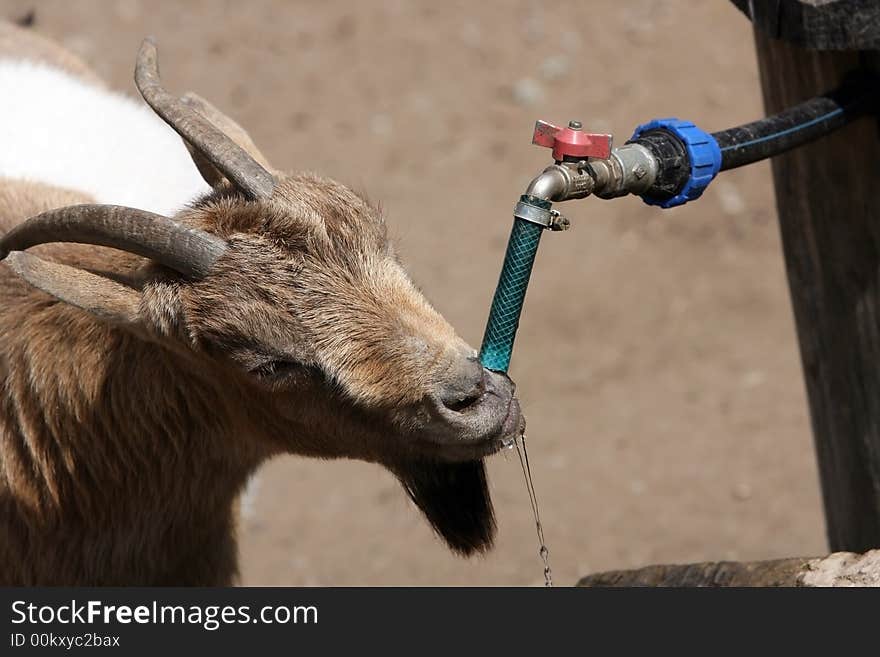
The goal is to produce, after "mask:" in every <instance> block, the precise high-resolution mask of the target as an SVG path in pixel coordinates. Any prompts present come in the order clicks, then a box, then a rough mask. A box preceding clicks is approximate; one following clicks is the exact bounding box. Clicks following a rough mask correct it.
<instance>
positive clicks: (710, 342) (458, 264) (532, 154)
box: [0, 0, 825, 585]
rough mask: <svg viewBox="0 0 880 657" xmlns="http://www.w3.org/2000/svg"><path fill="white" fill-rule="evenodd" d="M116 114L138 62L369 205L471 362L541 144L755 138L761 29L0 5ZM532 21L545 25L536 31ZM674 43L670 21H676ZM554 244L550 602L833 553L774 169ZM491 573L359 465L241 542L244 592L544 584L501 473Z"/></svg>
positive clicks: (538, 291)
mask: <svg viewBox="0 0 880 657" xmlns="http://www.w3.org/2000/svg"><path fill="white" fill-rule="evenodd" d="M34 6H35V7H36V9H37V27H38V29H40V30H42V31H43V32H45V33H47V34H49V35H51V36H53V37H55V38H57V39H59V40H61V41H62V42H64V43H65V44H66V45H67V46H69V47H70V48H72V49H73V50H75V51H76V52H78V53H80V54H81V55H83V56H84V57H85V58H86V59H87V60H88V61H89V62H91V63H92V64H93V65H94V67H95V68H96V70H97V71H98V72H99V73H100V74H101V75H102V76H104V77H105V78H106V79H107V80H109V81H110V82H111V83H112V84H113V85H114V86H115V87H117V88H120V89H125V90H128V91H133V85H132V82H131V72H132V66H133V61H134V55H135V52H136V50H137V46H138V44H139V42H140V39H141V38H142V37H143V36H144V35H145V34H148V33H152V34H155V35H157V36H158V38H159V39H160V44H161V56H162V64H163V77H164V79H165V80H166V82H167V83H168V86H169V87H171V88H173V89H176V90H179V91H183V90H186V89H193V90H197V91H198V92H199V93H201V94H203V95H205V96H206V97H208V98H209V99H211V100H212V101H214V102H215V103H216V104H217V105H219V106H220V107H222V108H224V109H225V110H226V111H228V112H229V113H230V114H232V115H233V116H234V117H235V118H237V119H238V120H239V121H240V122H241V123H242V124H243V125H244V126H246V127H247V128H248V129H249V130H250V132H251V134H252V135H253V137H254V138H255V140H256V141H257V143H259V144H260V145H261V146H262V147H263V150H264V151H265V152H266V154H267V155H268V156H269V158H270V159H271V160H272V161H273V162H274V163H275V164H276V165H278V166H279V167H281V168H288V169H312V170H316V171H319V172H321V173H323V174H326V175H330V176H333V177H336V178H338V179H340V180H342V181H345V182H346V183H348V184H350V185H352V186H354V187H357V188H361V189H364V190H367V192H368V193H369V195H370V196H371V198H373V199H376V200H379V201H381V204H382V206H383V207H384V208H385V212H386V214H387V216H388V220H389V222H390V224H391V226H392V227H393V231H394V233H395V234H396V235H397V240H398V242H399V244H400V247H401V251H402V253H403V256H404V258H405V261H406V263H408V266H409V269H410V271H411V272H412V274H413V276H414V278H415V279H416V280H417V281H418V283H419V284H420V285H421V286H422V287H423V289H424V290H425V292H426V294H427V295H428V297H429V298H430V299H431V300H432V301H433V302H434V304H435V305H436V306H437V307H438V308H439V309H440V311H441V312H443V313H444V314H445V316H446V317H447V318H448V319H449V320H450V321H451V322H452V323H453V324H454V325H455V326H456V327H457V328H458V329H459V331H460V332H461V334H462V335H463V336H465V338H466V339H468V340H469V341H470V342H471V343H472V344H474V345H478V344H479V341H480V338H481V334H482V329H483V326H484V323H485V319H486V314H487V311H488V307H489V301H490V299H491V295H492V291H493V289H494V285H495V282H496V279H497V275H498V269H499V266H500V262H501V258H502V254H503V249H504V244H505V241H506V236H507V231H508V229H509V226H510V215H511V209H512V207H513V204H514V202H515V201H516V199H517V197H518V195H519V194H520V193H521V191H522V190H523V189H524V186H525V184H526V182H527V181H528V180H529V179H530V178H531V177H532V176H533V175H534V174H536V173H537V172H538V171H539V170H540V169H541V168H542V167H543V166H544V165H545V163H547V162H548V159H549V158H548V154H547V152H546V151H542V150H540V149H537V148H536V147H533V146H530V144H529V141H530V137H531V127H532V124H533V122H534V120H535V119H536V118H545V119H548V120H553V121H556V122H561V121H565V120H567V119H570V118H579V119H581V120H583V121H584V123H585V124H586V125H587V126H588V127H590V128H594V129H596V130H607V131H611V132H613V133H614V134H615V135H616V136H617V138H618V141H623V140H624V139H625V138H626V137H628V135H629V134H630V132H631V130H632V128H633V127H634V126H635V125H636V124H637V123H639V122H641V121H644V120H647V119H650V118H652V117H655V116H668V115H679V116H684V117H687V118H689V119H691V120H694V121H696V122H697V123H698V124H700V125H702V126H703V127H705V128H706V129H709V130H717V129H722V128H726V127H729V126H731V125H733V124H736V123H740V122H744V121H746V120H749V119H752V118H755V117H756V116H758V115H759V114H760V113H761V104H760V98H759V91H758V80H757V71H756V63H755V58H754V53H753V44H752V36H751V28H750V25H749V24H748V22H747V21H746V19H745V18H744V17H743V16H742V15H741V14H740V13H739V12H738V11H736V10H735V9H734V8H733V6H732V5H731V4H730V3H729V2H727V1H726V0H711V1H709V0H706V1H702V0H701V1H699V2H698V1H697V0H690V1H685V0H667V1H664V2H661V1H652V0H591V1H590V2H583V1H581V2H557V3H554V4H553V5H552V10H553V13H550V8H549V7H550V5H544V4H543V3H537V2H500V1H496V2H480V3H475V2H442V3H441V2H426V1H419V2H404V1H402V0H400V1H393V0H385V1H369V2H359V3H355V2H338V1H330V0H323V1H320V2H317V1H307V2H306V1H304V2H288V1H284V0H274V1H251V2H246V3H245V2H220V1H208V0H202V1H188V2H146V1H141V2H138V1H137V0H118V1H115V0H114V1H110V0H107V1H101V2H98V1H93V2H86V1H71V0H57V1H52V0H47V1H40V2H35V1H34V0H30V1H27V0H0V14H2V15H3V16H7V17H8V16H15V15H18V14H21V13H24V12H25V10H27V9H29V8H31V7H34ZM545 7H546V8H545ZM685 19H686V20H685ZM564 209H565V211H566V212H567V214H568V216H569V217H570V218H571V220H572V223H573V225H574V226H573V229H572V230H571V231H569V232H568V233H561V234H552V235H547V236H545V238H544V241H543V244H542V247H541V252H540V253H539V255H538V262H537V265H536V273H535V275H534V277H533V279H532V286H531V289H530V291H529V298H528V302H527V304H526V308H525V314H524V318H523V322H522V325H521V330H520V336H519V341H518V344H517V350H516V353H515V355H514V362H513V368H512V375H513V376H514V378H515V379H516V380H517V381H518V383H519V391H520V396H521V399H522V402H523V406H524V408H525V412H526V414H527V416H528V419H529V431H528V438H529V444H530V453H531V457H532V469H533V473H534V477H535V484H536V486H537V492H538V496H539V499H540V503H541V506H542V509H543V517H544V523H545V529H546V535H547V539H548V542H549V546H550V551H551V558H552V565H553V569H554V574H555V578H556V581H557V582H559V583H571V582H574V581H575V580H576V578H577V577H578V576H580V575H583V574H586V573H588V572H590V571H595V570H600V569H609V568H625V567H634V566H642V565H646V564H649V563H654V562H683V561H689V560H707V559H760V558H771V557H784V556H795V555H812V554H818V553H821V552H823V551H824V550H825V542H824V536H823V523H822V515H821V506H820V498H819V490H818V484H817V474H816V467H815V464H814V457H813V451H812V444H811V438H810V430H809V422H808V416H807V409H806V402H805V394H804V388H803V384H802V381H801V376H800V364H799V358H798V353H797V346H796V341H795V335H794V327H793V322H792V316H791V309H790V304H789V301H788V295H787V286H786V281H785V273H784V268H783V261H782V256H781V253H780V244H779V237H778V234H777V227H776V223H775V211H774V206H773V194H772V188H771V185H770V181H769V168H768V167H767V166H766V164H761V165H756V166H752V167H749V168H748V169H747V170H740V171H735V172H729V173H725V174H722V176H721V177H720V179H719V180H718V181H716V182H715V183H714V184H713V187H712V188H711V189H710V190H709V191H708V192H707V193H706V195H705V196H704V197H703V199H702V200H701V201H700V202H698V203H695V204H692V205H690V206H688V207H685V208H681V209H677V210H674V211H665V212H661V211H659V210H655V209H652V208H649V207H647V206H645V205H643V204H642V203H641V202H640V201H639V200H637V199H619V200H616V201H613V202H606V201H601V200H597V199H589V200H586V201H575V202H572V203H569V204H567V207H565V208H564ZM490 474H491V477H492V484H493V489H494V498H495V504H496V507H497V512H498V518H499V525H500V529H499V535H498V544H497V547H496V549H495V550H494V551H493V552H492V553H491V554H489V555H488V556H487V557H485V558H479V559H474V560H462V559H459V558H456V557H454V556H452V555H451V554H449V553H448V552H447V550H446V549H445V548H444V547H443V546H442V545H441V544H440V543H439V542H438V541H437V540H436V539H435V538H434V537H433V535H432V534H431V532H430V530H429V528H428V526H427V525H426V524H425V523H424V522H423V521H422V520H421V518H420V517H419V515H418V514H417V512H416V511H415V510H414V509H413V508H411V506H410V505H409V503H408V501H407V500H406V499H405V497H404V495H403V493H402V492H401V491H400V490H399V489H398V486H397V485H396V483H395V482H394V481H393V480H392V478H391V477H390V476H389V475H388V474H386V473H385V472H384V471H382V470H381V469H380V468H378V467H375V466H369V465H365V464H361V463H352V462H334V463H328V462H317V461H310V460H304V459H298V458H292V457H291V458H280V459H278V460H277V461H275V462H273V463H271V464H269V465H268V466H267V467H265V468H264V470H263V471H262V475H261V481H260V487H259V491H258V495H257V497H256V502H255V506H254V510H253V513H252V515H251V516H250V517H249V518H248V519H247V521H246V523H245V526H244V532H243V536H242V545H241V547H242V557H243V558H242V575H243V582H244V583H245V584H322V585H327V584H354V585H359V584H536V583H539V582H541V581H542V577H541V567H540V563H539V560H538V557H537V546H536V539H535V533H534V526H533V523H532V518H531V514H530V511H529V506H528V498H527V496H526V490H525V487H524V484H523V480H522V476H521V474H520V470H519V463H518V461H517V460H516V458H515V455H513V454H506V455H501V456H498V457H495V458H493V459H492V460H491V462H490Z"/></svg>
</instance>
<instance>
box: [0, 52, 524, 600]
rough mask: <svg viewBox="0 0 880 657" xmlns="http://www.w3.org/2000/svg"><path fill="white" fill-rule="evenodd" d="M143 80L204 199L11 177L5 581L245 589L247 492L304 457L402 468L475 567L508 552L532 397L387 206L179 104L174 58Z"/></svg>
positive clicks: (7, 193) (0, 532) (146, 71)
mask: <svg viewBox="0 0 880 657" xmlns="http://www.w3.org/2000/svg"><path fill="white" fill-rule="evenodd" d="M2 63H3V62H2V60H0V64H2ZM59 75H60V73H59ZM70 79H71V80H74V81H75V79H74V78H70ZM135 82H136V86H137V88H138V90H139V91H140V93H141V95H142V96H143V98H144V100H145V101H146V102H147V103H148V104H149V105H150V107H152V109H153V110H154V111H155V112H156V114H157V115H158V116H159V117H161V118H162V119H163V120H164V121H165V122H167V124H168V125H169V126H170V127H171V128H173V130H174V131H175V132H176V133H178V135H179V136H180V137H182V139H183V141H184V142H185V144H186V146H187V147H188V148H189V150H190V151H191V155H192V160H193V162H194V164H195V166H196V168H197V170H198V172H199V173H200V174H201V176H202V177H203V178H204V180H205V182H206V183H207V185H206V187H205V193H204V194H203V195H201V196H200V197H198V198H197V199H195V200H194V201H192V202H191V203H189V204H188V205H186V206H185V207H183V208H182V209H180V210H179V211H177V212H175V213H174V214H173V215H172V216H165V215H164V214H159V213H154V212H151V211H149V210H147V209H144V208H135V207H125V206H121V205H113V204H106V203H105V204H97V203H94V202H93V201H94V200H95V198H91V197H96V194H95V193H91V192H90V193H86V194H83V193H81V192H79V191H77V190H63V189H58V188H54V187H49V186H46V185H44V184H40V183H39V182H34V181H26V180H12V179H9V178H7V179H6V180H3V179H0V234H2V236H0V259H3V260H4V262H5V266H2V267H0V308H2V312H0V379H2V387H0V584H3V585H226V584H229V583H232V582H234V581H235V578H236V576H237V545H236V536H235V532H236V521H235V502H236V499H237V496H238V494H239V493H240V491H241V489H242V486H243V485H244V482H245V481H246V480H247V478H248V477H249V476H250V474H251V473H253V472H254V471H255V469H256V468H257V467H258V466H259V465H260V464H261V463H263V462H264V461H266V460H267V459H268V458H271V457H272V456H274V455H277V454H282V453H291V454H298V455H303V456H308V457H316V458H322V459H333V458H353V459H361V460H364V461H368V462H373V463H377V464H380V465H382V466H384V467H386V468H387V469H388V470H389V471H390V472H392V473H393V474H394V475H395V476H396V477H397V478H398V479H399V480H400V482H401V483H402V485H403V488H404V490H405V491H406V493H407V494H408V495H409V496H410V497H411V499H412V500H413V501H414V503H415V504H416V505H417V507H418V508H419V509H420V510H421V511H422V512H423V513H424V515H425V516H426V518H427V520H428V521H429V522H430V524H431V525H432V527H433V528H434V530H435V531H436V532H437V533H438V534H439V535H440V536H441V537H442V538H443V539H444V540H445V541H446V543H447V544H448V545H449V547H450V548H451V549H452V550H454V551H456V552H458V553H461V554H463V555H469V554H472V553H475V552H479V551H483V550H486V549H488V548H489V547H490V546H491V543H492V540H493V536H494V531H495V521H494V514H493V510H492V505H491V500H490V497H489V492H488V488H487V481H486V474H485V469H484V463H483V459H484V457H486V456H488V455H490V454H492V453H494V452H495V451H497V450H498V449H499V448H500V447H501V445H502V444H503V443H505V442H506V441H507V440H509V439H510V437H511V436H514V435H516V434H517V433H518V432H521V431H522V428H523V426H524V424H523V423H524V420H523V418H522V415H521V412H520V409H519V404H518V402H517V400H516V397H515V395H514V386H513V384H512V382H511V381H510V380H509V379H508V378H507V377H505V376H502V375H499V374H497V373H494V372H490V371H488V370H485V369H484V368H483V367H482V366H481V365H480V364H479V362H478V360H477V358H476V355H475V351H474V350H473V349H472V348H471V347H469V346H468V345H467V344H466V343H465V342H464V341H463V340H462V339H461V338H460V337H458V336H457V335H456V333H455V331H454V329H453V328H452V327H451V326H450V325H449V324H448V323H447V322H446V321H445V320H444V319H443V317H442V316H441V315H440V314H439V313H437V312H436V311H435V310H434V309H433V308H432V307H431V305H430V304H429V303H428V301H427V300H426V299H425V298H424V297H423V295H422V294H421V293H420V292H419V291H418V290H417V288H416V287H415V286H414V284H413V283H412V282H411V280H410V278H409V277H408V276H407V274H406V273H405V270H404V269H403V267H402V265H401V264H400V262H399V261H398V258H397V256H396V254H395V251H394V248H393V245H392V244H391V243H390V241H389V239H388V236H387V233H386V227H385V223H384V220H383V218H382V216H381V215H380V213H379V212H378V211H377V210H376V209H375V208H374V207H372V206H371V205H370V204H369V203H368V202H367V201H366V200H365V199H364V198H362V197H361V196H359V195H358V194H355V193H354V192H352V191H351V190H350V189H348V188H347V187H345V186H344V185H342V184H340V183H338V182H335V181H333V180H329V179H326V178H322V177H319V176H316V175H312V174H306V173H299V174H286V173H282V172H280V171H277V170H274V169H272V168H271V167H270V166H269V165H268V163H267V162H266V160H265V158H264V156H263V155H262V154H260V153H259V151H258V150H257V149H256V147H255V146H254V145H253V142H251V141H250V139H249V138H248V137H247V134H246V133H245V132H244V131H243V130H241V129H240V128H239V127H238V126H237V125H236V124H235V123H234V122H233V121H232V120H231V119H229V118H228V117H226V116H224V115H223V114H222V113H220V112H219V110H217V109H216V108H214V107H213V106H211V105H210V104H208V103H207V102H206V101H203V100H202V99H200V98H199V97H198V96H195V95H188V96H185V97H184V98H178V97H176V96H174V95H172V94H170V93H169V92H168V91H166V90H165V89H164V88H163V87H162V85H161V83H160V80H159V77H158V64H157V54H156V47H155V44H154V42H153V41H152V40H149V39H147V40H145V41H144V43H143V45H142V46H141V49H140V52H139V54H138V59H137V65H136V70H135ZM76 83H77V84H80V85H83V86H86V87H88V88H89V89H90V91H91V92H92V93H94V94H98V95H100V94H104V93H109V92H106V91H104V90H101V89H100V88H99V87H97V86H89V85H88V83H86V82H82V81H78V82H76ZM4 98H5V100H4V103H6V102H9V101H10V100H13V99H14V95H13V94H11V93H5V94H4ZM16 129H17V130H19V131H23V130H25V129H24V128H22V127H21V126H17V127H16ZM69 138H70V139H71V140H75V139H76V136H75V135H69ZM127 155H128V156H129V157H132V158H137V157H138V153H128V154H127ZM100 156H101V153H94V157H95V158H96V159H97V158H99V157H100ZM159 174H160V172H156V175H157V177H158V176H159ZM3 175H5V174H4V171H3V169H2V166H0V176H3ZM135 182H137V184H138V185H140V186H143V187H145V188H146V187H150V186H151V185H155V184H156V183H155V180H154V179H153V177H152V176H148V177H147V178H145V179H141V180H137V181H135ZM97 200H102V199H100V198H97ZM7 229H8V230H7ZM4 230H5V231H6V232H5V233H3V231H4ZM32 247H33V248H34V251H33V252H32V251H29V249H31V248H32ZM36 254H38V255H36Z"/></svg>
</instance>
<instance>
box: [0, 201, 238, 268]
mask: <svg viewBox="0 0 880 657" xmlns="http://www.w3.org/2000/svg"><path fill="white" fill-rule="evenodd" d="M47 242H78V243H80V244H96V245H98V246H109V247H112V248H114V249H120V250H122V251H128V252H129V253H134V254H137V255H139V256H143V257H145V258H149V259H151V260H155V261H156V262H158V263H160V264H162V265H165V266H166V267H169V268H171V269H173V270H175V271H177V272H180V273H181V274H183V275H184V276H187V277H190V278H200V277H202V276H204V275H205V274H207V273H208V270H209V269H210V268H211V265H213V264H214V262H216V260H217V258H219V257H220V256H221V255H222V254H223V253H224V252H225V251H226V242H224V241H223V240H222V239H220V238H219V237H217V236H216V235H211V234H210V233H206V232H205V231H203V230H199V229H197V228H188V227H186V226H184V225H182V224H179V223H178V222H176V221H174V220H173V219H169V218H168V217H163V216H162V215H158V214H153V213H152V212H146V211H144V210H136V209H134V208H126V207H122V206H118V205H72V206H70V207H66V208H59V209H57V210H50V211H48V212H44V213H42V214H38V215H37V216H35V217H31V218H30V219H28V220H27V221H25V222H23V223H21V224H19V225H17V226H16V227H15V228H13V229H12V230H10V231H9V232H8V233H6V234H5V235H4V236H3V237H0V260H2V259H3V258H5V257H6V256H7V255H9V252H10V251H23V250H24V249H27V248H29V247H32V246H36V245H38V244H45V243H47Z"/></svg>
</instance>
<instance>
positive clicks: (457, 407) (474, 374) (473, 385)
mask: <svg viewBox="0 0 880 657" xmlns="http://www.w3.org/2000/svg"><path fill="white" fill-rule="evenodd" d="M483 377H484V370H483V366H482V365H481V364H480V362H479V361H478V360H477V359H476V358H474V357H468V358H463V359H461V360H460V361H458V363H457V364H456V366H455V367H454V368H453V369H452V371H451V372H450V374H449V378H448V379H447V380H446V381H445V382H444V383H443V386H442V387H441V388H440V401H441V402H443V405H444V406H445V407H446V408H448V409H449V410H451V411H457V412H461V411H463V410H465V409H466V408H467V407H468V406H470V405H471V404H473V403H474V402H476V401H477V400H478V399H480V397H482V396H483V392H484V391H485V389H486V381H485V379H484V378H483Z"/></svg>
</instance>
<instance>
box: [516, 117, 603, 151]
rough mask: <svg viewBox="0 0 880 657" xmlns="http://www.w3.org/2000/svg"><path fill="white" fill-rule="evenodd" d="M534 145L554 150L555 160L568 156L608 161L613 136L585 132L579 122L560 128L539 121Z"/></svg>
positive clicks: (536, 126) (533, 139)
mask: <svg viewBox="0 0 880 657" xmlns="http://www.w3.org/2000/svg"><path fill="white" fill-rule="evenodd" d="M532 143H533V144H537V145H538V146H543V147H544V148H552V149H553V159H554V160H562V159H564V158H565V157H566V156H569V157H580V158H588V157H595V158H599V159H600V160H607V159H608V158H609V157H611V135H603V134H599V133H594V132H584V130H583V127H582V126H581V124H580V122H579V121H569V123H568V127H566V128H560V127H559V126H557V125H553V124H552V123H548V122H547V121H537V122H536V123H535V132H534V134H532Z"/></svg>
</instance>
